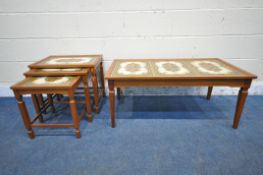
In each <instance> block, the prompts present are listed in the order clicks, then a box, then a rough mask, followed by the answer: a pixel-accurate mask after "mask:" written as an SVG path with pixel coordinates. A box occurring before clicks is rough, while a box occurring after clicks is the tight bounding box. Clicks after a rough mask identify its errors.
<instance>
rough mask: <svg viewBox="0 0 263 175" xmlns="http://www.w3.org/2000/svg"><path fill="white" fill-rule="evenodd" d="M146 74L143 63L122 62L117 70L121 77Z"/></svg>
mask: <svg viewBox="0 0 263 175" xmlns="http://www.w3.org/2000/svg"><path fill="white" fill-rule="evenodd" d="M147 72H148V70H147V68H146V64H145V63H143V62H124V63H121V64H120V68H119V70H118V73H119V74H122V75H142V74H146V73H147Z"/></svg>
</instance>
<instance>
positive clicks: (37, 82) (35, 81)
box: [21, 76, 79, 86]
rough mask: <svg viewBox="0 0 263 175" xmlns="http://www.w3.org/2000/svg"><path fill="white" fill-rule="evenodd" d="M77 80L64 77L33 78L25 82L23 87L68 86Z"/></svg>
mask: <svg viewBox="0 0 263 175" xmlns="http://www.w3.org/2000/svg"><path fill="white" fill-rule="evenodd" d="M77 78H79V77H72V76H64V77H31V78H27V79H26V81H24V83H23V84H21V85H22V86H58V85H59V86H63V85H64V86H66V85H71V84H72V83H73V82H74V81H75V80H76V79H77Z"/></svg>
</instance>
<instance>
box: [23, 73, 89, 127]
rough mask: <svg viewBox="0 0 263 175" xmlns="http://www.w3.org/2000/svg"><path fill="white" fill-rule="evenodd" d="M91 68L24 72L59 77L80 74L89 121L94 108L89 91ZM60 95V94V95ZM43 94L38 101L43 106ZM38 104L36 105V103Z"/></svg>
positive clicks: (30, 74) (31, 75) (26, 74)
mask: <svg viewBox="0 0 263 175" xmlns="http://www.w3.org/2000/svg"><path fill="white" fill-rule="evenodd" d="M89 72H90V70H89V69H86V68H84V69H81V70H79V71H60V72H50V71H46V72H45V71H38V70H36V69H31V70H29V71H27V72H25V73H24V75H25V77H41V76H42V77H57V76H80V77H81V80H82V82H83V88H84V89H85V91H84V92H85V94H84V95H85V103H86V108H87V112H88V121H90V122H91V121H92V120H93V117H92V108H91V101H90V93H89V83H88V76H89ZM47 96H48V98H50V97H49V96H50V94H47ZM58 97H59V96H58ZM39 98H42V97H41V95H38V103H42V104H39V106H43V99H39ZM35 106H36V105H35Z"/></svg>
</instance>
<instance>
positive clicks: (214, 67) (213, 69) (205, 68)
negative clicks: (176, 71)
mask: <svg viewBox="0 0 263 175" xmlns="http://www.w3.org/2000/svg"><path fill="white" fill-rule="evenodd" d="M191 64H192V65H193V66H195V67H196V68H197V69H198V70H199V71H200V72H203V73H207V74H229V73H231V72H232V71H231V70H229V69H227V68H225V67H223V66H222V65H220V64H219V63H217V62H214V61H205V60H200V61H192V62H191Z"/></svg>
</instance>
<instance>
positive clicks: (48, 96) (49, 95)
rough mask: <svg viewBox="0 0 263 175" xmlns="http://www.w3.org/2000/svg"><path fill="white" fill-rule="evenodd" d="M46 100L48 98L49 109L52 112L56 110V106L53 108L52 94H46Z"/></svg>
mask: <svg viewBox="0 0 263 175" xmlns="http://www.w3.org/2000/svg"><path fill="white" fill-rule="evenodd" d="M47 100H48V103H49V104H50V105H51V111H52V112H53V113H54V112H56V108H55V106H54V103H53V98H52V94H47Z"/></svg>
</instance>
